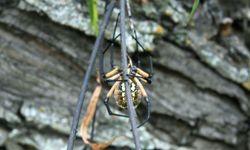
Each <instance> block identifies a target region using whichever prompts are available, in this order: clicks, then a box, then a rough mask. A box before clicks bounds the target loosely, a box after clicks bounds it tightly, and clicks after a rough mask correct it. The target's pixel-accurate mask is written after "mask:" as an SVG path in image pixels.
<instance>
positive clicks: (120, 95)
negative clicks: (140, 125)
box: [115, 80, 141, 109]
mask: <svg viewBox="0 0 250 150" xmlns="http://www.w3.org/2000/svg"><path fill="white" fill-rule="evenodd" d="M129 85H130V90H131V96H132V101H133V105H134V107H135V108H136V107H137V106H138V105H139V104H140V103H141V92H140V90H139V88H138V86H137V85H136V84H135V83H134V82H133V81H131V80H129ZM115 100H116V103H117V105H118V106H119V107H120V108H122V109H127V107H128V104H127V99H126V88H125V83H124V82H121V83H120V84H119V87H118V88H117V89H116V90H115Z"/></svg>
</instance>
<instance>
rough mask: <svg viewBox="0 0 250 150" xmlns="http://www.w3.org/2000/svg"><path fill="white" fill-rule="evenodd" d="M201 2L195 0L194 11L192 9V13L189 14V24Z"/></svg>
mask: <svg viewBox="0 0 250 150" xmlns="http://www.w3.org/2000/svg"><path fill="white" fill-rule="evenodd" d="M199 3H200V0H195V1H194V4H193V7H192V11H191V13H190V14H189V17H188V24H189V23H190V21H191V20H192V18H193V16H194V14H195V11H196V9H197V8H198V6H199Z"/></svg>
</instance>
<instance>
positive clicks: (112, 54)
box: [110, 13, 121, 68]
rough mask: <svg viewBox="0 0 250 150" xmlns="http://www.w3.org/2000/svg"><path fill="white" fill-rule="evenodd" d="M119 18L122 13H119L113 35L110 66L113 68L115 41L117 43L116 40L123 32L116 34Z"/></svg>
mask: <svg viewBox="0 0 250 150" xmlns="http://www.w3.org/2000/svg"><path fill="white" fill-rule="evenodd" d="M119 18H120V13H119V14H118V16H117V19H116V23H115V28H114V31H113V37H112V47H111V49H110V66H111V68H113V67H114V66H115V65H114V43H115V40H116V39H117V38H118V37H120V35H121V34H118V35H117V36H116V29H117V26H118V22H119Z"/></svg>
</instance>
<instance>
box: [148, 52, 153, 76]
mask: <svg viewBox="0 0 250 150" xmlns="http://www.w3.org/2000/svg"><path fill="white" fill-rule="evenodd" d="M148 59H149V65H150V66H149V74H150V76H151V77H152V75H153V72H154V67H153V61H152V56H150V55H149V56H148Z"/></svg>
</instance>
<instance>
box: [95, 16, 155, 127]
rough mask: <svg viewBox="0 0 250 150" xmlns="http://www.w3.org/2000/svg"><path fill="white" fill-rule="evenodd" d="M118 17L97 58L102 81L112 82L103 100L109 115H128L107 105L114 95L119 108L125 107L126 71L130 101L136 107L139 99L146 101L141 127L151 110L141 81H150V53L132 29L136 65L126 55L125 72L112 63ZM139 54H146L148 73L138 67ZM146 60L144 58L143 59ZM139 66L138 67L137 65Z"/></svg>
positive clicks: (117, 36)
mask: <svg viewBox="0 0 250 150" xmlns="http://www.w3.org/2000/svg"><path fill="white" fill-rule="evenodd" d="M119 17H120V14H118V17H117V20H116V24H115V28H114V31H113V37H112V41H111V42H110V43H109V44H108V46H107V47H106V48H105V49H103V52H102V53H101V54H100V55H99V56H100V57H99V60H100V64H99V66H100V73H101V75H102V79H103V81H105V83H113V85H112V86H111V89H110V90H109V92H108V93H107V96H106V98H105V100H104V104H105V106H106V108H107V111H108V113H109V115H115V116H121V117H128V115H123V114H116V113H113V112H112V111H111V108H110V106H109V99H110V98H111V97H112V96H114V98H115V101H116V104H117V105H118V106H119V107H120V108H121V109H127V107H128V103H127V99H126V96H125V95H126V89H125V80H124V79H123V74H124V73H126V75H127V76H128V77H129V79H128V81H127V82H128V83H129V85H130V90H131V96H132V102H133V105H134V107H135V108H137V107H138V105H139V104H140V103H141V100H142V99H143V100H145V101H146V104H147V105H146V107H147V117H146V119H144V120H143V121H142V123H141V124H140V125H139V126H138V128H139V127H141V126H142V125H144V124H145V123H146V122H147V121H148V120H149V118H150V112H151V111H150V110H151V105H150V99H149V98H148V94H147V92H146V90H145V89H144V87H143V85H142V83H141V82H144V83H148V84H150V83H151V77H152V72H153V65H152V59H151V55H150V54H149V53H145V52H146V51H145V49H144V48H143V46H142V45H141V44H140V42H139V41H138V39H137V35H136V31H135V30H133V31H132V32H133V33H134V35H131V36H132V38H133V39H134V40H135V41H136V51H135V54H134V57H133V58H134V59H135V60H136V62H137V63H136V65H134V64H133V63H132V59H131V58H130V57H129V55H127V56H128V57H127V59H128V70H127V72H123V71H122V69H121V68H120V67H118V66H116V65H115V64H114V43H115V40H116V39H118V38H119V37H120V34H118V35H116V28H117V24H118V22H119ZM139 48H140V49H141V50H142V51H143V53H141V52H139V51H138V49H139ZM107 50H110V67H111V69H110V71H109V72H107V73H105V71H104V54H105V53H106V52H107ZM141 54H146V56H148V60H149V63H150V73H147V72H146V71H144V70H142V69H140V65H141V62H140V57H141ZM144 60H146V59H144ZM137 66H139V67H137Z"/></svg>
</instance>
